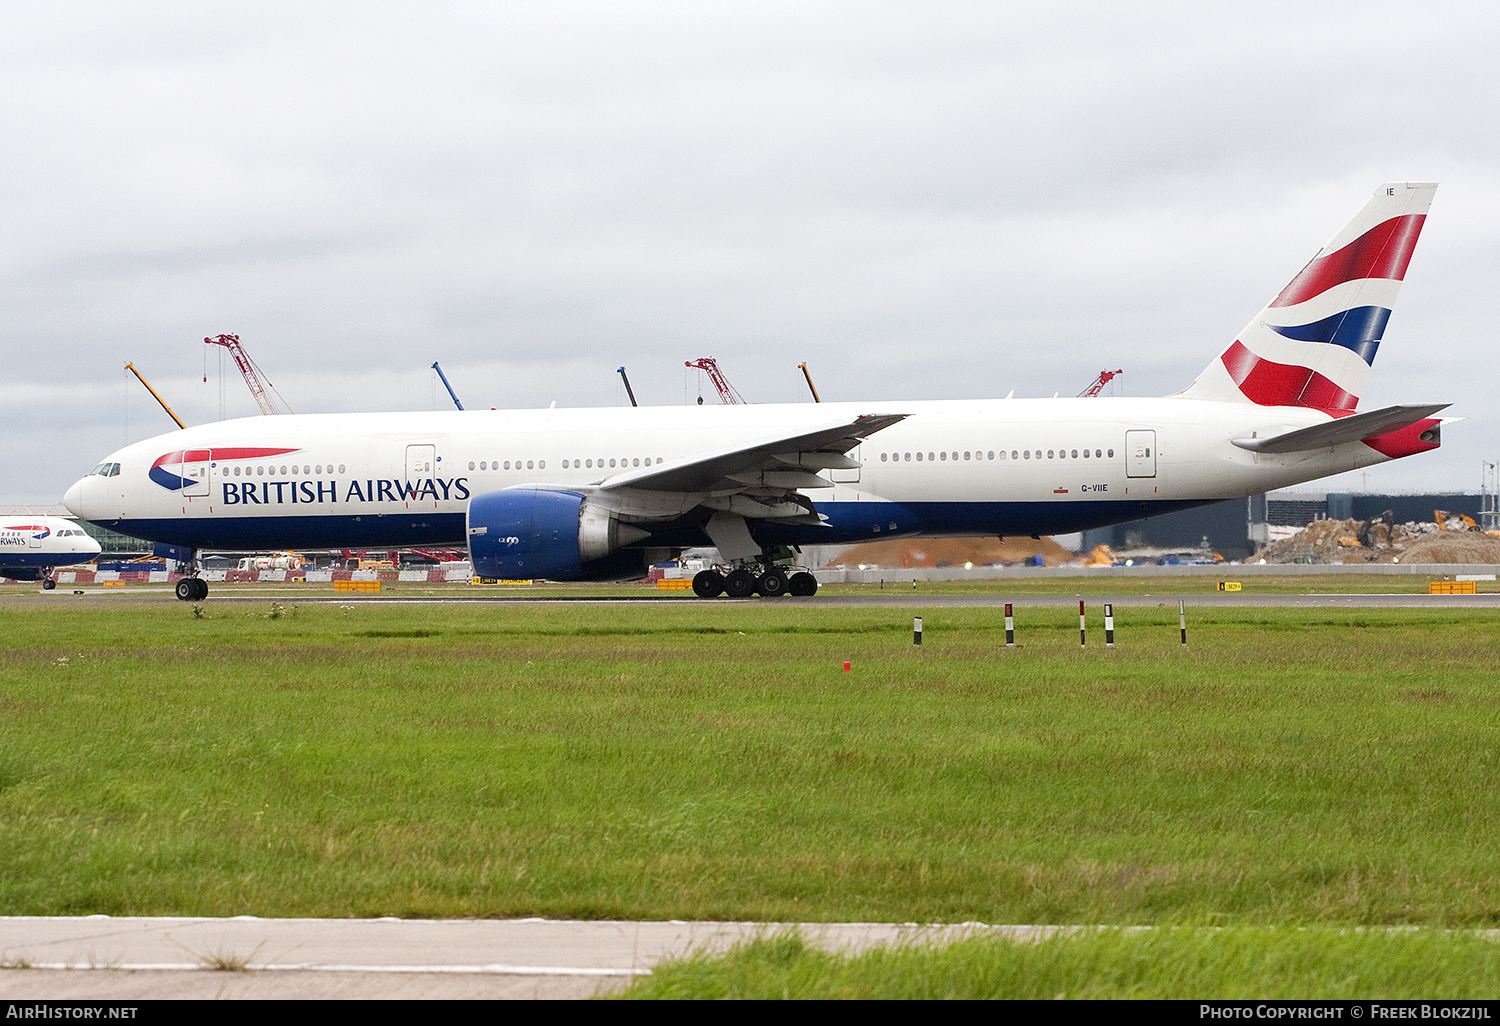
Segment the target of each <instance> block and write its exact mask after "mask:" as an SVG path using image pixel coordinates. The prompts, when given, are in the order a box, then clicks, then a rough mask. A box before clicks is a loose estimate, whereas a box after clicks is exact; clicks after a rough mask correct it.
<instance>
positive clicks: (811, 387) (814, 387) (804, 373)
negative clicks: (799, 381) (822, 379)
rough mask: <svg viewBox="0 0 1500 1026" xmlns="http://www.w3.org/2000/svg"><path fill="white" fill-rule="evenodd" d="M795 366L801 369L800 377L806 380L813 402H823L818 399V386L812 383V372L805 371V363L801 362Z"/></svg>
mask: <svg viewBox="0 0 1500 1026" xmlns="http://www.w3.org/2000/svg"><path fill="white" fill-rule="evenodd" d="M797 366H798V367H799V368H800V369H801V371H802V376H803V377H804V378H806V379H807V387H808V389H809V390H810V391H811V392H812V394H813V402H815V403H820V402H822V401H823V400H822V399H819V398H818V386H817V385H814V384H813V383H812V371H810V370H808V369H807V361H806V360H804V361H803V362H801V363H799V364H797Z"/></svg>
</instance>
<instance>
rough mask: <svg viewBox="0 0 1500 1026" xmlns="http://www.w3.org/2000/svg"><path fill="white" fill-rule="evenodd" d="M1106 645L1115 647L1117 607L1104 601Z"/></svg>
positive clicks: (1106, 646)
mask: <svg viewBox="0 0 1500 1026" xmlns="http://www.w3.org/2000/svg"><path fill="white" fill-rule="evenodd" d="M1104 647H1105V648H1114V647H1115V607H1114V606H1112V605H1111V604H1110V603H1108V602H1106V603H1104Z"/></svg>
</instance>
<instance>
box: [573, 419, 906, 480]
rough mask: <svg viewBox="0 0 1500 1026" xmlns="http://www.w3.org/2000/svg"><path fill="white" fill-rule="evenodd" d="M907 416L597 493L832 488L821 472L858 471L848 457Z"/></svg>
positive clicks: (808, 434)
mask: <svg viewBox="0 0 1500 1026" xmlns="http://www.w3.org/2000/svg"><path fill="white" fill-rule="evenodd" d="M907 416H908V415H907V414H905V413H885V414H865V415H862V416H859V417H855V418H854V419H853V420H852V421H845V422H843V423H839V424H830V425H829V426H828V427H823V428H818V429H816V430H813V431H803V432H799V433H798V434H794V435H776V436H772V437H768V438H764V439H762V440H760V441H757V442H753V443H751V444H749V445H742V446H735V447H734V448H731V449H720V450H718V451H715V452H706V453H701V454H699V455H696V456H688V457H684V458H683V459H678V460H672V461H670V462H668V463H660V464H657V465H655V466H652V467H649V468H645V467H643V468H641V469H640V470H632V471H631V472H630V473H628V474H618V475H616V476H614V477H610V478H606V479H605V480H604V481H602V482H601V483H600V484H599V486H598V488H599V490H600V491H604V492H609V491H617V490H621V489H632V490H640V491H652V492H691V493H700V494H701V493H714V492H720V493H733V492H741V491H748V490H752V489H753V490H757V491H762V490H770V491H794V490H796V489H798V488H831V487H833V482H832V481H829V480H828V479H827V478H825V477H822V476H820V475H819V474H818V471H820V470H839V469H845V468H854V467H857V466H859V465H860V464H859V463H858V462H856V461H855V460H853V459H850V458H849V457H848V456H846V455H845V453H847V452H848V451H849V450H850V449H852V448H854V447H855V446H856V445H858V444H859V443H860V442H861V441H863V440H864V439H866V438H868V437H869V436H870V435H873V434H874V433H875V432H877V431H880V430H883V429H884V428H888V427H890V426H891V425H892V424H897V423H899V422H901V421H902V420H905V419H906V417H907Z"/></svg>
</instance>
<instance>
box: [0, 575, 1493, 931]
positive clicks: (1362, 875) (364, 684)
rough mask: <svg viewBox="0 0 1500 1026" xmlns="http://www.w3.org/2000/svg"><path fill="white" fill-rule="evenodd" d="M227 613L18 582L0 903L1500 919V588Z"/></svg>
mask: <svg viewBox="0 0 1500 1026" xmlns="http://www.w3.org/2000/svg"><path fill="white" fill-rule="evenodd" d="M204 611H205V613H206V615H205V616H204V617H203V618H195V617H194V615H193V612H192V609H191V607H189V606H186V605H179V604H176V603H172V602H139V603H134V602H129V601H122V600H118V599H113V600H110V601H109V602H108V603H106V602H104V601H102V600H99V601H96V600H93V599H87V600H76V601H75V600H72V599H71V598H68V597H63V598H62V599H61V600H52V601H46V602H41V601H34V600H22V601H6V602H3V603H0V870H3V872H0V913H4V914H63V913H67V914H83V913H98V912H102V913H109V914H115V915H125V914H161V915H165V914H172V915H189V914H192V915H238V914H251V915H261V916H349V915H353V916H380V915H397V916H517V915H545V916H555V917H583V918H613V917H631V918H651V919H659V918H684V919H713V918H726V919H752V920H767V921H859V920H870V921H916V922H958V921H969V920H973V921H983V922H1042V923H1116V924H1127V923H1156V922H1174V921H1182V920H1188V921H1192V922H1201V923H1210V924H1285V923H1291V922H1297V923H1310V924H1316V923H1335V924H1372V925H1374V924H1413V923H1415V924H1442V925H1448V926H1493V925H1496V924H1497V922H1500V854H1497V853H1500V812H1497V805H1496V802H1495V800H1494V795H1495V794H1496V793H1497V785H1500V743H1497V742H1500V697H1497V693H1496V675H1495V672H1494V662H1495V659H1494V655H1495V652H1496V650H1497V649H1496V636H1497V634H1500V612H1496V611H1487V610H1461V611H1460V610H1448V611H1426V610H1420V611H1413V610H1396V611H1381V610H1357V611H1328V610H1316V611H1314V610H1236V609H1215V610H1211V611H1202V610H1200V611H1198V612H1197V613H1195V614H1194V615H1193V617H1192V622H1191V624H1190V627H1191V629H1192V641H1193V647H1192V648H1191V649H1190V650H1188V651H1182V650H1180V647H1179V646H1178V644H1177V611H1176V608H1175V603H1172V604H1171V605H1170V606H1163V607H1160V608H1158V607H1147V608H1136V609H1130V610H1121V611H1119V612H1120V616H1119V620H1120V627H1119V630H1120V640H1121V646H1120V647H1119V648H1117V649H1116V650H1114V651H1111V652H1106V651H1104V650H1103V649H1102V648H1097V647H1091V648H1090V649H1088V650H1087V651H1082V652H1080V651H1079V648H1078V645H1077V622H1076V616H1075V615H1073V614H1071V613H1070V611H1069V610H1067V609H1052V610H1049V609H1026V608H1025V607H1023V608H1022V609H1021V610H1020V611H1019V619H1020V623H1019V631H1020V640H1021V641H1022V643H1023V647H1022V648H1020V649H1018V650H1015V651H1010V652H1007V651H1005V650H1004V649H1003V648H1002V647H1001V646H1002V642H1003V624H1002V622H1001V618H1000V616H999V615H998V613H997V611H994V610H983V609H936V610H930V611H928V612H926V613H924V619H925V628H926V633H925V638H924V645H923V646H922V648H920V649H915V648H913V646H912V645H911V634H910V629H911V618H910V612H909V611H902V612H899V613H898V612H895V611H892V610H882V609H858V608H856V609H847V608H830V607H824V608H819V607H816V606H805V605H796V606H794V605H780V606H778V605H773V604H771V603H727V602H724V603H690V604H684V605H659V604H654V603H653V604H645V605H627V606H623V607H622V606H600V605H571V604H569V605H558V604H532V605H517V606H492V605H471V604H461V605H456V606H391V605H380V604H376V603H368V602H367V603H361V602H359V601H357V600H355V601H351V602H348V603H344V604H317V605H305V606H301V607H296V606H292V605H290V604H286V603H283V604H282V605H281V607H280V608H279V609H278V608H277V607H276V606H273V605H272V604H271V603H265V604H253V605H252V604H241V603H220V604H214V603H212V602H210V603H208V604H207V605H206V606H205V607H204ZM1098 640H1102V639H1098ZM845 660H849V661H851V662H852V664H853V668H852V672H850V673H844V672H842V664H843V661H845Z"/></svg>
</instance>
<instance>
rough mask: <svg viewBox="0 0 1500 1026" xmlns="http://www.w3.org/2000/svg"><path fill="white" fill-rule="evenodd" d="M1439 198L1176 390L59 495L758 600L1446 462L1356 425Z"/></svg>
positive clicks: (276, 458) (301, 542)
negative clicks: (915, 554) (953, 551)
mask: <svg viewBox="0 0 1500 1026" xmlns="http://www.w3.org/2000/svg"><path fill="white" fill-rule="evenodd" d="M1435 189H1436V186H1435V185H1432V184H1423V183H1406V182H1398V183H1390V184H1387V185H1382V186H1381V187H1380V188H1379V189H1378V190H1376V192H1375V195H1374V197H1373V198H1372V199H1371V200H1370V202H1369V203H1367V204H1366V205H1365V206H1364V208H1363V209H1362V210H1361V211H1360V212H1359V213H1358V214H1357V215H1356V216H1355V217H1354V219H1353V220H1352V221H1350V222H1349V223H1348V224H1347V225H1346V226H1345V227H1344V228H1343V229H1342V230H1341V231H1339V232H1338V233H1337V234H1335V235H1334V237H1333V238H1332V239H1331V240H1330V241H1329V242H1328V244H1327V245H1325V246H1324V247H1323V248H1322V249H1321V250H1319V251H1318V253H1317V254H1316V255H1315V256H1314V257H1313V259H1312V261H1311V262H1310V263H1308V264H1307V265H1306V266H1305V267H1304V268H1303V269H1302V271H1301V272H1300V273H1298V274H1297V275H1296V276H1295V277H1294V278H1293V279H1292V280H1291V282H1290V283H1289V284H1288V285H1287V286H1286V287H1285V288H1284V289H1282V291H1281V292H1280V293H1279V294H1278V295H1277V296H1276V298H1275V299H1273V300H1272V301H1271V302H1270V303H1269V304H1267V305H1266V307H1265V308H1264V309H1262V310H1261V311H1260V312H1259V313H1258V314H1256V315H1255V317H1254V318H1253V319H1252V320H1251V321H1250V323H1249V324H1248V325H1246V327H1245V328H1244V330H1243V331H1241V332H1240V333H1239V335H1238V336H1237V337H1236V338H1235V340H1234V341H1233V342H1232V343H1231V344H1230V345H1229V346H1227V347H1226V348H1224V349H1223V351H1222V352H1220V353H1219V355H1218V356H1217V357H1215V358H1214V360H1213V361H1212V362H1211V363H1210V364H1209V365H1208V367H1207V368H1206V369H1204V370H1203V372H1202V373H1200V374H1199V375H1198V376H1197V378H1196V379H1195V380H1194V381H1193V382H1192V383H1191V384H1190V385H1188V387H1187V388H1186V389H1184V390H1183V391H1181V392H1179V393H1177V394H1176V395H1172V396H1166V397H1162V398H1155V399H1139V398H1103V397H1101V398H1078V399H1008V398H1007V399H981V400H962V401H922V402H881V403H822V404H817V405H810V404H798V405H759V406H723V407H703V406H689V407H643V408H633V407H632V408H610V409H585V410H512V411H489V412H458V411H454V412H451V413H383V414H323V415H319V414H312V415H299V416H277V417H257V418H250V419H244V420H232V421H223V422H220V423H214V424H204V425H200V426H197V427H191V428H187V429H186V430H184V431H180V432H176V433H174V434H171V435H162V436H159V437H157V438H153V439H149V440H147V441H144V442H137V443H135V444H133V445H129V446H126V447H125V448H123V449H120V450H119V451H117V452H115V453H113V454H112V455H110V456H108V457H107V458H106V459H105V460H104V462H102V463H101V464H100V465H99V466H98V467H97V468H96V469H95V470H94V472H93V473H91V474H90V475H88V476H87V477H85V478H83V479H82V480H80V481H78V482H77V483H76V484H74V485H73V486H72V487H71V488H70V489H68V492H67V495H66V496H65V498H64V500H63V501H64V502H65V503H66V505H67V506H68V508H69V509H70V510H72V511H73V512H74V513H75V514H77V515H78V516H80V517H83V518H84V519H87V520H90V521H93V522H95V523H97V524H100V525H102V526H104V527H108V528H110V529H111V530H115V531H119V532H121V533H123V534H128V535H132V536H134V537H138V538H144V539H149V540H151V541H154V542H157V543H158V545H157V551H158V553H160V554H167V553H172V554H175V555H177V557H178V558H179V559H181V560H182V561H184V562H191V561H192V560H193V558H194V556H195V555H196V551H197V550H202V549H262V550H269V549H281V548H367V547H385V546H410V545H439V544H447V545H453V544H467V546H468V548H469V551H470V555H471V558H472V560H473V565H474V572H475V573H476V574H479V575H481V576H485V577H507V578H515V577H543V578H550V579H554V580H615V579H625V578H630V577H639V576H641V575H642V574H643V573H644V572H645V569H646V567H647V566H649V565H650V563H651V562H652V561H653V560H655V559H659V558H662V555H663V552H664V550H669V549H672V548H676V547H683V546H694V545H709V544H711V545H714V546H715V547H717V548H718V550H719V552H720V554H721V555H722V556H723V558H724V560H725V565H724V566H722V567H721V568H719V569H716V570H707V571H704V572H703V573H701V574H699V575H698V577H697V578H696V579H695V581H694V589H695V590H696V591H697V593H698V594H699V595H704V596H712V595H717V594H721V593H724V592H727V593H729V594H730V595H733V596H746V595H749V594H752V593H759V594H762V595H768V596H769V595H780V594H783V593H785V592H788V591H790V592H791V593H792V594H812V593H813V591H815V590H816V587H817V585H816V582H815V581H814V580H813V578H812V575H811V574H808V573H805V572H792V571H793V570H794V568H793V567H789V566H788V564H790V563H793V562H794V561H795V557H796V552H797V551H798V547H799V546H802V545H810V544H838V543H847V542H859V541H868V540H870V539H872V538H885V537H892V536H895V537H902V536H925V537H931V536H943V535H947V536H963V535H1002V536H1003V535H1040V534H1059V533H1066V532H1072V531H1078V530H1082V529H1085V528H1091V527H1099V526H1104V525H1107V524H1112V523H1119V522H1122V521H1126V520H1134V519H1138V518H1141V517H1146V516H1151V515H1152V514H1156V513H1165V512H1170V511H1173V510H1180V509H1186V508H1189V507H1192V506H1200V505H1204V504H1206V503H1211V502H1217V501H1219V500H1222V499H1229V498H1238V497H1243V496H1246V495H1251V494H1255V493H1257V492H1263V491H1268V490H1271V489H1275V488H1282V487H1286V486H1288V485H1292V484H1297V483H1299V482H1303V481H1310V480H1313V479H1315V478H1319V477H1324V476H1327V475H1329V474H1337V473H1341V472H1343V471H1348V470H1354V469H1358V468H1360V467H1366V466H1370V465H1372V464H1375V463H1382V462H1385V461H1387V460H1393V459H1399V458H1401V457H1405V456H1411V455H1413V454H1416V453H1421V452H1425V451H1428V450H1431V449H1435V448H1437V447H1438V445H1439V442H1440V437H1439V436H1440V421H1439V420H1438V419H1436V418H1435V417H1434V414H1436V413H1438V412H1439V411H1440V410H1442V409H1444V408H1445V405H1446V404H1427V405H1413V406H1391V407H1387V408H1384V409H1379V410H1372V411H1368V412H1357V409H1356V408H1357V406H1358V403H1359V396H1360V393H1361V392H1362V391H1363V389H1364V385H1365V379H1366V377H1367V375H1368V374H1369V371H1370V366H1371V364H1372V363H1373V362H1374V360H1375V355H1376V350H1377V349H1378V348H1379V346H1380V341H1381V338H1382V337H1383V335H1384V331H1385V326H1386V321H1387V319H1388V318H1389V317H1390V313H1391V309H1392V307H1393V305H1394V303H1395V299H1396V293H1397V291H1398V290H1399V288H1400V286H1401V282H1402V279H1403V278H1404V277H1405V274H1406V268H1407V264H1408V262H1409V261H1410V259H1411V255H1412V250H1413V248H1414V247H1415V245H1416V242H1417V237H1418V235H1419V234H1420V233H1421V230H1422V225H1423V222H1424V221H1425V219H1426V216H1427V210H1428V207H1429V206H1430V204H1431V202H1432V196H1433V192H1434V190H1435ZM206 593H207V585H206V584H204V583H203V582H202V581H201V580H199V579H197V578H190V579H189V580H187V581H184V582H182V584H181V586H180V587H179V590H178V594H179V597H182V598H185V599H187V598H202V597H203V596H204V595H205V594H206Z"/></svg>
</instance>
